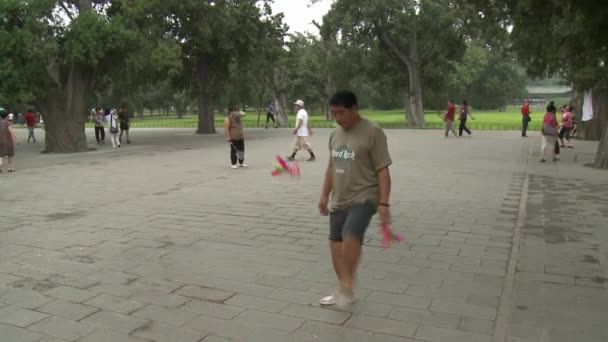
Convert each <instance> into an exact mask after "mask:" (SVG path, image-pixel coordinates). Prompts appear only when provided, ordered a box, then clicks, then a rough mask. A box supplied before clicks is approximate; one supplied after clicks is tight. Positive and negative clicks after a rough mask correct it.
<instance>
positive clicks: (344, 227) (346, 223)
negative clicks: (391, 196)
mask: <svg viewBox="0 0 608 342" xmlns="http://www.w3.org/2000/svg"><path fill="white" fill-rule="evenodd" d="M375 214H376V205H375V204H374V203H373V202H371V201H367V202H363V203H353V204H352V205H351V206H350V207H348V208H345V209H339V210H336V211H333V212H331V213H330V214H329V240H331V241H342V239H343V237H344V236H347V235H351V236H354V237H355V238H357V239H358V240H359V241H361V242H363V238H364V236H365V231H366V230H367V227H368V226H369V223H370V222H371V220H372V217H373V216H374V215H375Z"/></svg>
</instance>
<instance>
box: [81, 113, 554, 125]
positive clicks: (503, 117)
mask: <svg viewBox="0 0 608 342" xmlns="http://www.w3.org/2000/svg"><path fill="white" fill-rule="evenodd" d="M361 113H362V114H363V115H364V116H366V117H367V118H369V119H371V120H372V121H375V122H377V123H378V124H379V125H380V126H382V127H384V128H407V127H408V125H407V124H406V122H405V117H404V114H403V111H402V110H390V111H368V110H362V111H361ZM438 113H440V112H428V113H426V121H427V124H426V125H425V127H424V128H430V129H432V128H442V127H443V120H442V119H441V117H440V116H439V115H438ZM473 117H474V118H475V119H474V120H469V121H468V123H467V125H468V126H469V127H470V128H471V129H473V130H518V129H520V128H521V114H520V113H519V110H510V111H506V112H498V111H484V112H473ZM541 118H542V113H534V112H533V114H532V122H531V123H530V129H531V130H539V129H540V126H541V124H540V119H541ZM223 119H224V118H223V117H220V116H216V119H215V121H216V125H217V126H222V124H223ZM289 120H290V123H289V126H290V127H291V126H292V125H293V124H294V122H293V120H294V116H293V115H290V116H289ZM265 121H266V115H265V114H263V115H261V116H260V124H259V125H258V115H257V112H248V113H247V114H246V115H245V117H244V119H243V123H244V126H245V127H264V124H265ZM197 123H198V117H197V116H194V115H191V116H185V117H183V118H181V119H178V118H176V117H171V116H168V117H166V116H165V117H145V118H144V119H137V118H136V119H134V120H133V121H132V123H131V127H134V128H137V127H146V128H155V127H184V128H194V127H196V126H197ZM310 123H311V127H313V128H320V127H325V128H327V127H333V126H334V123H333V122H328V121H326V120H325V117H324V116H323V115H321V114H320V113H312V115H311V116H310ZM87 127H93V125H92V123H87Z"/></svg>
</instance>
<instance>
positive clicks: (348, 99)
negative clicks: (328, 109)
mask: <svg viewBox="0 0 608 342" xmlns="http://www.w3.org/2000/svg"><path fill="white" fill-rule="evenodd" d="M329 105H330V106H344V108H353V106H355V107H359V102H358V101H357V95H355V93H353V92H352V91H350V90H339V91H337V92H336V93H335V94H334V95H333V96H332V97H331V98H330V99H329Z"/></svg>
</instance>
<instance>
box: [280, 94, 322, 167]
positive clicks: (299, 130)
mask: <svg viewBox="0 0 608 342" xmlns="http://www.w3.org/2000/svg"><path fill="white" fill-rule="evenodd" d="M294 105H295V108H296V111H297V113H298V114H297V115H296V128H295V129H294V130H293V134H294V135H295V136H296V137H295V139H294V142H293V152H292V154H291V155H290V156H289V157H287V159H288V160H290V161H292V160H294V159H296V153H298V151H299V150H301V149H305V150H306V151H308V153H310V158H308V159H307V160H308V161H313V160H315V159H317V157H316V156H315V153H314V152H313V151H312V145H311V144H310V142H309V141H308V137H309V136H310V135H312V129H310V126H309V125H308V112H307V111H306V109H304V101H302V100H297V101H296V102H294Z"/></svg>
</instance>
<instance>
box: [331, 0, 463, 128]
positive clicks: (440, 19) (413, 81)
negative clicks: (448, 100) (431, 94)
mask: <svg viewBox="0 0 608 342" xmlns="http://www.w3.org/2000/svg"><path fill="white" fill-rule="evenodd" d="M454 10H455V7H454V6H453V5H452V4H451V2H450V1H447V0H426V1H418V0H376V1H368V0H337V1H336V2H334V4H333V5H332V8H331V10H330V12H329V13H328V14H327V15H326V16H325V17H324V25H325V26H327V29H328V30H333V31H339V32H340V33H341V37H342V39H344V40H345V41H347V42H349V43H351V44H353V45H357V46H361V47H367V48H373V47H375V46H380V47H381V48H383V49H384V50H385V52H386V53H385V56H386V58H389V59H390V60H392V61H393V63H394V64H396V65H398V66H399V68H398V70H406V71H407V80H408V83H407V84H405V85H403V86H402V87H401V89H402V90H403V93H404V94H405V97H406V98H405V101H404V102H405V103H406V105H407V108H406V119H407V120H408V122H409V123H411V124H414V125H423V124H424V123H425V119H424V109H423V102H422V101H423V94H422V89H423V81H422V79H423V75H422V74H421V72H422V67H423V63H424V62H425V61H435V60H438V59H439V58H438V57H439V56H438V55H437V54H439V55H441V56H443V57H444V58H445V59H450V58H452V57H455V58H458V55H459V54H458V53H457V54H455V55H454V56H451V55H450V54H448V53H446V52H447V51H446V49H444V47H445V46H450V45H453V44H454V42H456V43H458V42H461V41H462V36H461V34H460V33H459V32H458V30H457V28H458V27H457V25H456V23H457V22H456V18H455V16H454V13H455V12H454ZM462 52H464V50H463V51H462ZM460 55H462V53H460Z"/></svg>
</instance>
